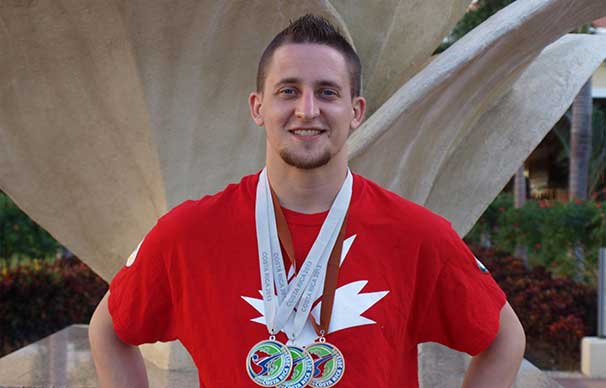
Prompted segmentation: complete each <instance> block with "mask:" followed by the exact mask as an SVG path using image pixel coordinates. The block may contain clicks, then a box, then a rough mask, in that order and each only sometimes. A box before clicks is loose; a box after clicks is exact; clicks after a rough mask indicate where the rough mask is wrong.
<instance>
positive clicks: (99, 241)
mask: <svg viewBox="0 0 606 388" xmlns="http://www.w3.org/2000/svg"><path fill="white" fill-rule="evenodd" d="M30 3H31V6H30V7H29V8H24V7H19V5H20V4H28V3H27V2H5V3H3V5H2V6H1V7H0V52H1V53H2V55H1V56H0V187H1V188H2V190H3V191H5V192H6V193H7V194H8V195H9V196H10V197H11V198H12V199H13V200H14V201H15V202H16V203H17V205H18V206H19V207H20V208H21V209H23V210H24V211H25V212H26V213H27V214H29V215H30V216H31V217H32V218H33V219H34V220H35V221H36V222H38V223H39V224H41V225H42V226H43V227H44V228H45V229H47V230H48V231H49V232H50V233H51V234H52V235H53V236H54V237H55V238H56V239H57V240H59V241H61V242H62V243H63V244H65V245H66V246H68V247H69V249H70V250H72V251H73V252H75V253H76V254H77V255H78V256H80V257H82V258H83V259H84V260H85V261H86V263H87V264H89V265H90V266H91V267H92V268H93V270H95V272H97V273H99V274H100V275H102V276H103V277H104V278H105V279H108V278H109V277H111V275H112V274H113V273H114V272H115V271H116V270H117V269H118V267H119V266H120V264H122V263H124V262H125V259H126V257H127V256H128V254H129V253H130V252H131V251H132V250H133V249H134V248H135V247H136V245H137V243H138V241H139V240H140V239H141V238H142V237H143V236H144V234H145V233H146V232H147V230H149V228H151V226H152V225H153V224H154V223H155V221H156V219H157V217H158V216H160V215H161V214H162V213H164V212H165V211H166V210H167V209H166V200H165V198H164V190H163V182H162V177H161V176H160V174H159V171H160V168H159V163H158V159H157V156H156V151H155V147H154V146H153V144H152V142H151V139H150V136H149V125H148V118H147V117H148V115H147V111H146V109H145V105H144V100H143V93H142V90H141V87H140V84H139V82H138V77H137V74H136V68H135V65H134V61H133V57H132V54H131V48H130V46H129V45H128V42H127V40H126V34H125V31H124V28H123V24H122V20H121V19H120V15H119V13H118V12H117V9H116V8H115V6H113V5H112V4H113V3H112V2H99V1H96V2H86V3H84V2H81V1H79V0H73V1H36V2H30Z"/></svg>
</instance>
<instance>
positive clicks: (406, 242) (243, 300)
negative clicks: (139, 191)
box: [109, 174, 505, 388]
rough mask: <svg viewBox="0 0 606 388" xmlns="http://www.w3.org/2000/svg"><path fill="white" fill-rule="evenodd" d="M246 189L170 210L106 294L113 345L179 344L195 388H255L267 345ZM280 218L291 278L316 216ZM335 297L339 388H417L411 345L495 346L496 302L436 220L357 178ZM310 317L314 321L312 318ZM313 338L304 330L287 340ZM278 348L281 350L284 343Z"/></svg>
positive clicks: (252, 180)
mask: <svg viewBox="0 0 606 388" xmlns="http://www.w3.org/2000/svg"><path fill="white" fill-rule="evenodd" d="M257 180H258V174H255V175H250V176H247V177H244V178H243V179H242V181H241V182H240V183H239V184H232V185H229V186H227V187H226V188H225V190H224V191H222V192H220V193H217V194H215V195H212V196H205V197H203V198H201V199H199V200H196V201H191V200H190V201H185V202H183V203H182V204H180V205H179V206H177V207H175V208H174V209H173V210H171V211H170V212H168V213H167V214H166V215H164V216H163V217H161V218H160V219H159V221H158V223H157V224H156V225H155V226H154V228H153V229H152V230H151V231H150V232H149V233H148V235H147V236H146V237H145V239H144V240H143V242H142V244H140V246H139V248H138V251H137V252H134V254H133V256H132V258H133V259H134V262H133V261H132V259H130V260H129V266H125V267H123V268H122V269H121V270H120V271H119V272H118V273H117V274H116V276H115V277H114V278H113V280H112V282H111V284H110V291H111V292H110V298H109V311H110V314H111V315H112V319H113V323H114V328H115V330H116V333H117V335H118V336H119V337H120V338H121V339H122V340H123V341H124V342H126V343H129V344H133V345H138V344H142V343H146V342H155V341H170V340H175V339H179V340H180V341H181V342H182V343H183V345H184V346H185V348H186V349H187V350H188V351H189V353H190V354H191V356H192V358H193V360H194V362H195V364H196V366H197V368H198V373H199V379H200V386H201V387H208V388H211V387H227V386H230V387H255V386H256V385H255V384H254V383H253V382H252V381H251V380H250V379H249V377H248V375H247V373H246V369H245V358H246V355H247V353H248V351H249V350H250V348H251V347H252V346H253V345H254V344H256V343H257V342H259V341H261V340H263V339H267V337H268V332H267V328H266V327H265V325H264V318H263V303H262V300H261V294H260V289H261V281H260V275H259V261H258V254H257V241H256V232H255V211H254V209H255V195H256V185H257ZM284 213H285V216H286V219H287V222H288V226H289V228H290V231H291V234H292V236H293V243H294V245H295V254H296V257H297V265H298V267H299V268H300V266H301V263H302V261H303V260H304V258H305V256H306V254H307V252H308V251H309V249H310V248H311V245H312V244H313V241H314V239H315V238H316V236H317V234H318V232H319V230H320V226H321V224H322V222H323V221H324V218H325V217H326V215H327V212H325V213H319V214H301V213H297V212H293V211H289V210H287V209H284ZM285 257H286V256H285ZM286 268H288V266H287V267H286ZM337 287H338V288H337V291H336V294H335V302H334V308H333V315H332V321H331V325H330V329H329V333H328V334H327V336H326V339H327V341H328V342H331V343H333V344H335V345H336V346H337V347H338V348H339V349H340V350H341V352H342V353H343V355H344V358H345V363H346V366H345V373H344V377H343V378H342V380H341V381H340V382H339V383H338V385H337V386H338V387H341V388H348V387H349V388H353V387H360V386H365V387H386V388H387V387H418V380H417V344H419V343H421V342H428V341H433V342H439V343H441V344H444V345H446V346H448V347H450V348H453V349H456V350H459V351H463V352H467V353H469V354H471V355H475V354H477V353H479V352H481V351H482V350H484V349H485V348H486V347H487V346H488V345H489V344H490V343H491V342H492V340H493V339H494V338H495V336H496V334H497V331H498V324H499V313H500V310H501V308H502V307H503V305H504V303H505V295H504V293H503V291H501V289H500V288H499V287H498V286H497V285H496V283H495V282H494V280H493V279H492V277H491V276H490V274H488V273H487V272H485V271H483V270H482V269H481V268H480V266H479V264H478V263H477V262H476V259H475V258H474V256H473V254H472V253H471V252H470V251H469V249H468V248H467V246H466V245H465V243H464V242H463V241H462V240H461V239H460V238H459V236H458V235H457V233H456V232H455V231H454V230H453V229H452V228H451V226H450V222H449V221H448V220H446V219H444V218H442V217H440V216H438V215H436V214H434V213H432V212H430V211H429V210H427V209H425V208H423V207H422V206H419V205H417V204H415V203H413V202H411V201H408V200H406V199H403V198H401V197H399V196H398V195H396V194H394V193H391V192H389V191H387V190H385V189H383V188H381V187H380V186H378V185H377V184H375V183H373V182H371V181H369V180H367V179H365V178H363V177H361V176H359V175H354V184H353V194H352V199H351V204H350V208H349V213H348V218H347V225H346V230H345V241H344V243H343V251H342V255H341V268H340V272H339V279H338V284H337ZM316 307H317V306H316ZM312 313H313V314H315V315H316V317H318V316H319V309H317V308H316V309H315V310H313V312H312ZM314 338H315V333H314V331H313V329H312V328H311V325H310V324H309V323H308V325H307V326H306V327H305V330H304V332H303V334H302V336H301V337H300V339H299V340H300V341H302V342H303V343H306V342H311V341H313V339H314ZM278 339H279V340H281V341H282V342H284V343H285V342H286V336H285V335H284V333H280V334H279V335H278Z"/></svg>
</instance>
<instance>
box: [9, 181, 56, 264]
mask: <svg viewBox="0 0 606 388" xmlns="http://www.w3.org/2000/svg"><path fill="white" fill-rule="evenodd" d="M60 246H61V245H60V244H59V243H58V242H57V241H55V239H54V238H53V237H52V236H51V235H50V234H48V232H47V231H46V230H44V229H42V228H41V227H40V226H38V224H36V223H35V222H34V221H32V220H31V219H30V218H29V217H28V216H27V214H25V213H24V212H23V211H22V210H21V209H19V208H18V207H17V205H15V204H14V203H13V201H11V199H10V198H9V197H8V196H7V195H6V194H5V193H3V192H2V191H0V261H7V260H8V261H11V262H12V263H15V262H19V261H21V260H23V259H27V258H38V259H48V258H54V257H55V255H56V253H57V250H58V249H59V247H60Z"/></svg>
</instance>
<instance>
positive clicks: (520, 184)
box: [513, 164, 526, 209]
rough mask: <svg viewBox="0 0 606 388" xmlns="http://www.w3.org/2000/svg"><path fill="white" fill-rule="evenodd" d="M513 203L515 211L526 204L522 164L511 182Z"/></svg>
mask: <svg viewBox="0 0 606 388" xmlns="http://www.w3.org/2000/svg"><path fill="white" fill-rule="evenodd" d="M513 192H514V197H513V203H514V205H513V206H514V207H515V208H516V209H519V208H521V207H524V204H525V203H526V177H525V176H524V165H523V164H522V165H521V166H520V168H519V169H518V171H516V175H515V178H514V180H513Z"/></svg>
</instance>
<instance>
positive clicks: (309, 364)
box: [278, 346, 314, 388]
mask: <svg viewBox="0 0 606 388" xmlns="http://www.w3.org/2000/svg"><path fill="white" fill-rule="evenodd" d="M287 348H288V350H290V355H291V356H292V360H293V361H292V371H291V372H290V375H289V376H288V379H286V381H284V382H283V383H282V384H280V385H279V386H278V388H303V387H307V384H309V382H310V381H311V378H312V377H313V373H314V360H313V358H312V356H311V354H309V353H308V352H307V350H305V349H303V348H300V347H298V346H287Z"/></svg>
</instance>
